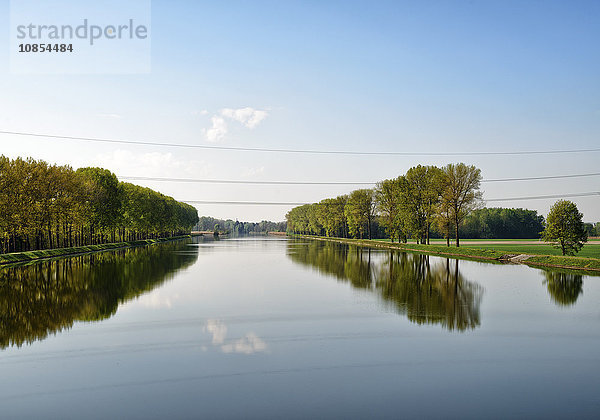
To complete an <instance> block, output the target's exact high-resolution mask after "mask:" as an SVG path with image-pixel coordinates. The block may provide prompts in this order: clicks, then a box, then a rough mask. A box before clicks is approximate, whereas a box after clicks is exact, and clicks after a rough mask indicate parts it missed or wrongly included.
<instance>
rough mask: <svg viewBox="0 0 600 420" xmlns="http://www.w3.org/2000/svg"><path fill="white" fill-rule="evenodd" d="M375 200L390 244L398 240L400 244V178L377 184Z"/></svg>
mask: <svg viewBox="0 0 600 420" xmlns="http://www.w3.org/2000/svg"><path fill="white" fill-rule="evenodd" d="M375 200H376V202H377V211H378V212H379V215H380V217H381V223H382V224H383V226H384V228H385V231H386V233H387V234H388V235H389V237H390V239H391V240H392V242H394V239H395V238H398V242H400V236H401V235H402V233H401V230H402V229H401V223H400V210H401V209H400V206H401V203H400V178H396V179H386V180H384V181H381V182H379V183H377V187H376V188H375Z"/></svg>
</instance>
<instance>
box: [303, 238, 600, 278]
mask: <svg viewBox="0 0 600 420" xmlns="http://www.w3.org/2000/svg"><path fill="white" fill-rule="evenodd" d="M301 237H302V238H307V239H316V240H322V241H331V242H339V243H346V244H352V245H359V246H366V247H370V248H385V249H398V250H401V251H411V252H420V253H426V254H432V255H439V256H449V257H457V258H468V259H473V260H485V261H506V260H509V258H510V257H511V256H516V255H520V254H527V255H532V254H534V253H533V252H520V251H517V250H518V249H519V248H523V246H519V245H515V246H514V247H513V248H508V247H506V246H505V247H503V246H502V245H489V246H483V247H479V246H478V245H470V246H461V247H459V248H456V247H452V246H451V247H447V246H445V245H434V244H432V245H417V244H410V243H408V244H399V243H391V242H384V241H378V240H369V239H344V238H326V237H317V236H301ZM592 246H598V245H592ZM527 248H530V247H527ZM536 254H538V255H532V256H530V257H529V258H527V259H526V260H524V261H522V263H523V264H527V265H530V266H540V267H555V268H565V269H571V270H586V271H595V272H596V271H598V272H600V258H585V257H563V256H561V255H544V254H543V253H542V252H540V249H537V252H536Z"/></svg>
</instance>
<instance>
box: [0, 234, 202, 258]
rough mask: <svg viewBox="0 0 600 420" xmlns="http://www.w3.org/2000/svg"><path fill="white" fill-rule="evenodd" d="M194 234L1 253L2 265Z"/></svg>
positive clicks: (163, 240)
mask: <svg viewBox="0 0 600 420" xmlns="http://www.w3.org/2000/svg"><path fill="white" fill-rule="evenodd" d="M191 237H192V235H181V236H174V237H172V238H158V239H143V240H138V241H128V242H115V243H109V244H99V245H86V246H77V247H71V248H55V249H42V250H38V251H27V252H14V253H11V254H0V265H5V264H15V263H25V262H30V261H35V260H40V259H45V258H56V257H65V256H70V255H81V254H88V253H91V252H101V251H112V250H115V249H122V248H131V247H136V246H145V245H153V244H158V243H161V242H168V241H175V240H179V239H186V238H191Z"/></svg>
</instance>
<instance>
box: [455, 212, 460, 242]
mask: <svg viewBox="0 0 600 420" xmlns="http://www.w3.org/2000/svg"><path fill="white" fill-rule="evenodd" d="M454 232H456V247H457V248H458V247H459V246H460V238H459V237H458V218H456V217H455V218H454Z"/></svg>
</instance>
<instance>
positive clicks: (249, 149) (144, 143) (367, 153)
mask: <svg viewBox="0 0 600 420" xmlns="http://www.w3.org/2000/svg"><path fill="white" fill-rule="evenodd" d="M0 134H10V135H14V136H27V137H43V138H52V139H59V140H76V141H85V142H96V143H111V144H132V145H138V146H161V147H177V148H191V149H204V150H227V151H238V152H268V153H297V154H321V155H354V156H507V155H550V154H565V153H594V152H600V148H590V149H563V150H530V151H502V152H394V151H391V152H370V151H350V150H316V149H271V148H263V147H233V146H208V145H203V144H182V143H162V142H149V141H136V140H120V139H105V138H96V137H77V136H59V135H54V134H42V133H26V132H20V131H5V130H0Z"/></svg>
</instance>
